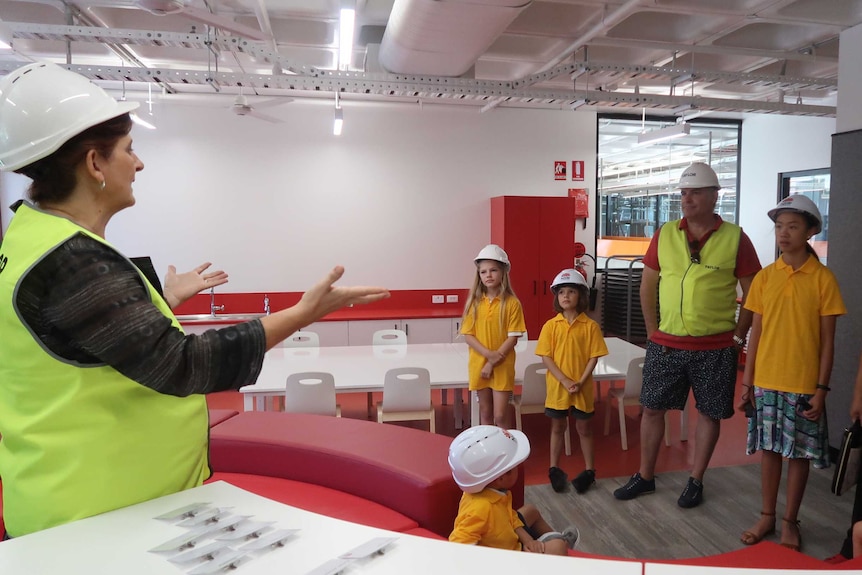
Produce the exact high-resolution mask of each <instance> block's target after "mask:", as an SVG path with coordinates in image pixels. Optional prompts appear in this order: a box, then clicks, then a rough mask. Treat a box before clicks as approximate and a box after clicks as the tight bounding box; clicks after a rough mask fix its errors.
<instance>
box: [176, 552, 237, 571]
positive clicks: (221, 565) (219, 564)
mask: <svg viewBox="0 0 862 575" xmlns="http://www.w3.org/2000/svg"><path fill="white" fill-rule="evenodd" d="M249 561H251V557H249V556H248V555H244V554H243V553H242V552H241V551H234V552H233V553H229V554H226V555H220V556H218V557H216V558H215V559H213V560H212V561H207V562H206V563H204V564H203V565H200V566H198V567H195V568H194V569H192V570H191V571H189V575H211V574H213V573H226V572H228V571H232V570H233V569H236V568H237V567H239V566H240V565H242V564H243V563H247V562H249Z"/></svg>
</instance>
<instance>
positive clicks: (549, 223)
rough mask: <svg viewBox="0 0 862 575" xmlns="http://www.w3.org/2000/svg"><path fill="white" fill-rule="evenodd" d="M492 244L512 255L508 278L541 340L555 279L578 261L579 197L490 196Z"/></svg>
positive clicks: (532, 334)
mask: <svg viewBox="0 0 862 575" xmlns="http://www.w3.org/2000/svg"><path fill="white" fill-rule="evenodd" d="M491 243H494V244H497V245H499V246H500V247H502V248H503V249H504V250H506V253H507V254H508V255H509V261H510V262H511V263H512V270H511V272H510V275H509V279H510V281H511V283H512V288H513V289H514V290H515V294H516V295H517V296H518V299H520V300H521V305H522V306H523V308H524V319H525V320H526V322H527V333H528V334H529V337H530V339H537V338H538V337H539V332H540V331H541V329H542V325H544V323H545V322H546V321H547V320H548V319H550V318H551V317H553V316H554V295H553V293H552V292H551V282H552V281H553V279H554V277H555V276H556V275H557V274H558V273H559V272H560V270H562V269H565V268H571V267H574V264H575V204H574V198H568V197H542V196H498V197H494V198H491Z"/></svg>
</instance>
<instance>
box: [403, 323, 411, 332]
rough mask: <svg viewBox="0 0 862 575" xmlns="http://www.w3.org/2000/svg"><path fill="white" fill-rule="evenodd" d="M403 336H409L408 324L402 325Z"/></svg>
mask: <svg viewBox="0 0 862 575" xmlns="http://www.w3.org/2000/svg"><path fill="white" fill-rule="evenodd" d="M404 335H410V324H409V323H405V324H404Z"/></svg>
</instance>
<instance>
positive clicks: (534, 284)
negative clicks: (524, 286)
mask: <svg viewBox="0 0 862 575" xmlns="http://www.w3.org/2000/svg"><path fill="white" fill-rule="evenodd" d="M533 295H536V280H533Z"/></svg>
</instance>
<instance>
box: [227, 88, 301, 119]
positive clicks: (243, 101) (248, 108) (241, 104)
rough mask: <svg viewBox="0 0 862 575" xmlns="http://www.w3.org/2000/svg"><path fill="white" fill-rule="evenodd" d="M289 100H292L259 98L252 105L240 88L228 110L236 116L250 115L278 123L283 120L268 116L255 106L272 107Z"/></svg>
mask: <svg viewBox="0 0 862 575" xmlns="http://www.w3.org/2000/svg"><path fill="white" fill-rule="evenodd" d="M289 102H293V98H270V99H268V100H261V101H260V102H257V103H255V105H254V106H252V105H251V104H249V102H248V98H246V97H245V95H244V94H243V93H242V90H240V93H239V94H238V95H237V97H236V99H235V100H234V101H233V104H231V106H230V110H231V111H232V112H233V113H234V114H236V115H237V116H252V117H253V118H257V119H258V120H263V121H265V122H270V123H272V124H280V123H281V122H283V121H284V120H281V119H279V118H276V117H274V116H269V115H267V114H261V113H260V112H258V111H257V108H272V107H274V106H280V105H281V104H287V103H289Z"/></svg>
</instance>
